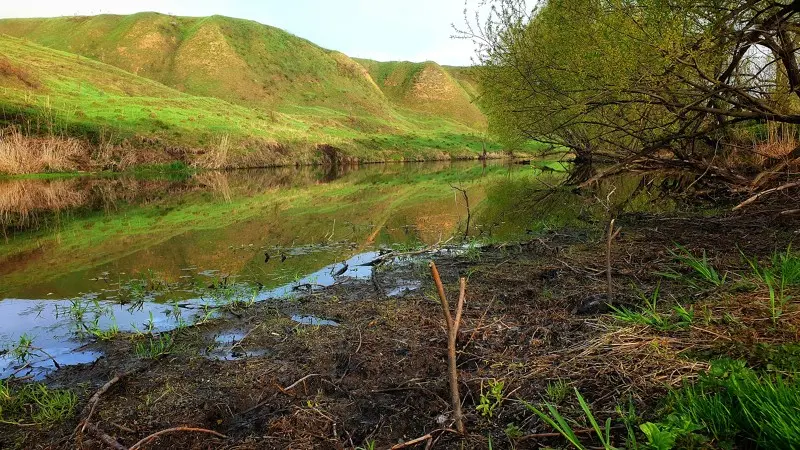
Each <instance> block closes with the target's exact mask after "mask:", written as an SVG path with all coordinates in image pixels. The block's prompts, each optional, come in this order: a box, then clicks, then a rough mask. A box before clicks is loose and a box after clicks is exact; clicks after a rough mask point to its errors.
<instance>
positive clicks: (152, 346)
mask: <svg viewBox="0 0 800 450" xmlns="http://www.w3.org/2000/svg"><path fill="white" fill-rule="evenodd" d="M173 346H174V341H173V339H172V335H170V334H162V335H161V336H159V337H158V338H156V339H153V338H149V339H148V340H147V341H142V342H137V343H136V345H135V346H134V348H133V353H134V354H135V355H136V357H137V358H142V359H158V358H160V357H162V356H164V355H168V354H169V353H170V352H171V351H172V348H173Z"/></svg>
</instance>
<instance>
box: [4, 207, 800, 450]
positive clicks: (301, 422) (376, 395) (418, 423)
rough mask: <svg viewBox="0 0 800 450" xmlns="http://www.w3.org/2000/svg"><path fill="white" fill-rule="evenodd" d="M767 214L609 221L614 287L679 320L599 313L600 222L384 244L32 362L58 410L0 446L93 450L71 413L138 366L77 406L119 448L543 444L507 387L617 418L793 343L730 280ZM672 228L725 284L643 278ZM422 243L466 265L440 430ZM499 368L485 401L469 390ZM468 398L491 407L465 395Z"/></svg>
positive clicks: (758, 244) (451, 267)
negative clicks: (339, 269)
mask: <svg viewBox="0 0 800 450" xmlns="http://www.w3.org/2000/svg"><path fill="white" fill-rule="evenodd" d="M782 210H785V208H775V210H774V211H771V210H770V209H769V207H765V209H762V210H760V211H747V212H745V213H738V214H726V215H722V216H716V217H706V218H700V217H676V216H669V217H666V216H651V215H624V216H622V217H619V218H618V220H617V223H618V224H619V225H620V226H621V227H622V229H623V231H622V234H621V235H620V237H619V239H618V241H617V242H616V243H615V245H614V246H613V248H612V253H611V261H612V279H613V284H614V288H615V292H616V294H615V298H614V302H613V303H614V304H615V305H617V306H620V307H621V306H626V305H627V306H629V307H631V308H635V307H639V306H640V305H641V304H642V303H643V302H642V299H641V298H640V296H639V294H640V293H645V295H650V293H651V292H652V291H653V290H654V289H655V288H656V286H659V289H660V292H661V299H662V300H661V301H662V302H663V304H664V308H666V309H667V310H669V309H670V308H672V306H674V305H675V304H684V305H692V307H693V308H694V311H696V314H697V317H698V319H697V322H695V323H694V324H693V325H692V326H688V327H677V328H674V329H669V330H657V329H654V328H653V327H647V326H642V325H637V324H630V323H624V322H620V321H619V320H616V319H614V318H612V317H611V316H609V315H608V314H607V313H608V308H607V306H606V303H607V302H606V301H605V300H606V299H605V298H604V297H603V295H604V293H605V292H606V288H607V286H606V285H605V272H604V271H605V256H606V255H605V240H604V236H603V230H602V229H599V228H598V229H596V230H593V231H574V230H569V229H565V230H557V231H551V232H548V233H544V234H542V235H540V236H537V237H535V238H534V239H532V240H530V241H528V242H524V243H520V244H507V245H496V246H492V247H484V248H481V249H477V248H468V249H467V250H466V251H463V252H459V253H458V254H436V255H422V256H417V257H415V258H411V259H404V260H399V261H396V262H394V263H393V264H390V265H384V266H381V267H380V268H379V269H378V270H376V271H375V272H374V275H373V277H372V278H371V279H369V280H361V281H358V280H351V281H349V282H345V283H339V284H336V285H334V286H332V287H329V288H327V289H325V290H322V291H319V292H312V293H310V294H308V295H305V296H302V297H298V298H296V299H295V300H285V301H280V302H267V303H262V304H258V305H255V306H252V307H250V308H242V309H236V310H232V311H230V312H229V313H228V314H226V316H225V317H224V318H221V319H218V320H212V321H209V322H208V323H205V324H203V325H198V326H194V327H190V328H185V329H182V330H178V331H175V332H173V333H171V334H170V336H171V338H170V340H171V342H172V344H171V346H170V347H169V349H168V350H167V351H166V354H164V355H161V356H159V357H157V358H150V357H148V356H153V355H152V354H151V355H147V354H144V353H146V352H142V351H141V349H142V348H143V346H145V347H146V346H147V345H149V343H150V342H152V341H153V340H154V339H155V338H153V337H125V336H120V337H117V338H115V339H112V340H110V341H108V342H104V343H96V344H93V345H91V346H89V347H87V348H86V349H87V350H93V351H102V352H104V353H105V357H103V358H101V359H100V360H99V361H97V362H96V363H94V364H91V365H85V366H75V367H68V368H63V369H61V370H59V371H56V372H55V373H53V374H52V375H50V376H49V378H48V383H49V385H50V386H51V387H66V388H69V389H72V390H74V391H75V392H76V393H77V394H78V398H79V401H78V406H77V408H76V411H75V414H74V415H73V417H71V418H70V419H68V420H66V421H64V422H62V423H60V424H56V425H53V426H50V427H35V426H23V427H20V426H14V425H0V436H1V437H0V447H2V448H15V447H17V448H85V449H94V448H97V449H101V448H108V447H107V445H108V444H106V443H102V442H100V440H99V439H98V438H97V434H94V435H93V434H92V433H91V432H90V431H89V430H87V431H80V430H79V431H78V432H74V430H75V427H76V425H78V423H79V421H80V420H82V419H84V418H85V417H86V416H87V414H88V411H85V410H84V411H81V409H82V408H84V405H86V404H87V402H88V401H89V398H90V397H91V396H92V395H93V394H94V393H95V392H96V391H97V390H98V389H99V388H100V387H101V386H102V385H103V384H105V383H106V382H108V381H109V380H112V379H113V378H114V376H115V375H118V374H124V373H130V372H131V371H134V370H137V369H138V370H139V371H137V372H135V373H133V374H131V375H128V376H125V377H123V378H122V379H121V380H120V381H119V382H118V383H116V384H114V385H113V386H112V387H111V388H110V389H109V390H108V391H107V392H105V393H103V394H102V396H101V398H100V401H99V403H98V404H97V406H96V408H95V409H94V412H93V413H92V415H91V423H92V424H93V425H94V426H96V427H97V429H99V430H102V431H103V432H104V433H106V434H107V435H108V437H111V438H113V439H114V440H116V441H117V442H118V443H119V444H121V445H122V446H124V447H129V446H131V445H133V444H134V443H136V442H138V441H139V440H140V439H142V438H144V437H146V436H148V435H149V434H151V433H154V432H157V431H159V430H164V429H169V428H172V427H177V426H189V427H198V428H204V429H208V430H213V431H215V432H217V433H220V434H222V435H224V436H225V437H224V438H220V437H217V436H214V435H210V434H206V433H192V432H183V433H174V434H167V435H164V436H161V437H159V438H158V439H157V440H155V441H153V442H151V443H150V444H149V448H237V449H244V448H275V449H278V448H352V447H359V446H367V445H369V444H371V443H373V442H374V444H375V448H388V447H391V446H392V445H396V444H398V443H402V442H404V441H409V440H411V439H415V438H418V437H421V436H425V435H427V434H430V435H431V437H430V439H426V440H424V441H423V442H422V443H421V444H420V445H419V446H417V447H412V448H426V445H428V444H432V445H431V447H433V448H461V447H462V446H464V448H488V447H489V443H490V442H491V443H492V446H493V448H510V447H511V446H512V444H513V445H514V446H515V448H538V447H540V446H547V445H555V446H560V445H563V442H564V441H563V440H562V439H561V438H559V437H557V436H554V435H553V433H552V432H553V430H552V429H551V428H549V427H548V426H547V425H545V424H543V423H542V422H541V421H540V420H539V419H538V418H536V416H535V415H534V414H533V413H532V412H531V411H530V410H529V409H528V408H527V407H526V406H525V404H524V403H523V402H522V401H523V400H524V401H527V402H531V403H535V404H538V403H540V402H542V401H551V402H554V403H556V404H558V405H559V408H561V409H562V411H563V412H564V414H565V415H568V416H570V415H574V413H576V412H577V411H579V409H578V405H577V403H576V402H575V400H574V398H571V396H570V395H568V394H569V392H571V389H572V388H573V387H575V388H578V389H579V390H580V392H581V393H583V395H584V396H585V397H586V399H587V401H588V402H590V403H591V406H592V408H593V411H595V414H596V415H597V416H598V418H599V419H600V420H603V421H604V420H605V419H606V418H607V417H614V418H615V420H616V418H617V417H618V414H617V413H616V412H615V409H616V407H617V406H619V405H628V403H629V402H632V404H633V405H634V406H635V408H636V411H637V414H638V415H639V416H640V417H641V418H643V419H645V420H646V419H649V418H653V417H655V416H656V415H657V414H658V408H659V405H660V400H661V399H662V397H663V396H664V394H665V393H666V392H667V390H668V389H669V388H672V387H677V386H679V385H681V383H683V382H685V381H687V380H691V379H693V378H694V377H695V376H696V375H697V374H698V373H699V372H701V371H703V370H706V369H707V368H708V362H709V361H710V360H711V359H712V358H713V357H715V356H719V355H729V356H733V357H739V358H745V359H747V360H748V361H749V362H750V363H751V364H753V365H754V366H758V365H760V364H761V365H763V364H766V361H767V360H766V359H764V358H763V355H764V353H763V352H761V351H760V350H759V349H760V348H762V346H764V345H770V344H775V343H784V342H794V341H795V340H796V330H797V329H798V328H797V327H798V325H800V316H798V314H796V313H797V305H796V304H795V302H793V301H792V302H790V303H789V304H788V305H787V306H786V310H785V311H784V315H783V317H782V318H781V320H780V321H778V322H775V323H774V326H764V324H765V321H767V320H769V317H770V314H769V312H768V310H767V305H766V302H765V301H764V294H765V293H764V291H763V289H762V288H760V287H757V286H756V287H753V286H749V287H748V286H746V285H745V284H746V283H744V281H746V280H745V278H744V275H743V274H744V273H746V270H747V263H746V262H745V261H743V260H742V257H741V253H744V254H746V255H748V256H750V257H760V258H764V257H767V256H768V255H770V254H771V253H772V252H773V251H774V250H781V249H784V250H785V249H786V247H787V246H788V245H789V244H790V243H791V242H792V241H793V239H794V237H795V236H796V232H797V230H798V221H797V220H796V218H794V217H793V216H791V215H780V214H779V211H782ZM764 223H769V224H770V226H769V227H764ZM676 243H680V244H682V245H684V246H685V247H686V248H687V249H689V250H690V251H692V252H695V253H697V254H699V253H700V252H701V251H702V250H706V251H707V252H708V257H709V259H710V260H711V261H713V264H714V266H715V267H716V268H717V270H719V271H720V272H721V273H727V274H728V277H729V280H730V282H729V283H727V284H726V285H725V287H723V288H719V289H713V288H711V287H709V286H705V285H700V284H699V283H687V282H686V280H685V279H684V278H669V277H664V276H662V275H660V273H664V272H669V271H671V270H672V271H675V272H677V273H679V274H682V275H685V276H686V277H691V273H690V272H687V270H686V268H685V267H683V266H681V265H679V264H678V263H676V261H675V258H674V256H673V255H672V254H671V253H670V252H669V251H670V250H671V249H672V250H674V249H675V244H676ZM740 252H741V253H740ZM431 258H433V259H434V260H435V261H436V263H437V265H438V267H439V270H440V271H441V273H442V277H443V280H444V283H445V285H446V288H447V292H448V295H449V296H450V297H451V298H455V296H456V290H457V280H458V277H460V276H464V277H467V278H468V287H467V304H466V308H465V312H464V319H463V326H462V328H461V330H460V333H459V337H458V349H459V354H458V371H459V377H460V385H461V397H462V401H463V405H464V412H465V414H466V427H467V430H468V432H469V433H468V435H467V436H464V437H462V436H459V435H457V434H456V433H454V432H453V431H452V429H451V428H452V417H451V416H450V411H451V408H450V405H449V401H448V398H449V390H448V385H447V376H446V368H447V361H446V333H445V325H444V322H443V320H442V317H441V316H442V313H441V309H440V306H439V303H438V300H437V299H436V297H435V291H434V288H433V285H432V283H431V281H430V276H429V272H428V267H427V262H428V261H429V260H430V259H431ZM740 282H741V283H740ZM701 311H702V313H701ZM701 316H706V318H705V319H702V320H701V319H700V317H701ZM729 317H733V318H734V319H729ZM137 348H138V350H137ZM498 382H502V395H501V398H500V399H499V401H497V402H494V401H492V400H491V397H490V396H489V397H488V400H485V401H484V400H482V397H483V398H487V396H488V395H489V389H490V388H489V386H490V385H494V386H496V385H497V383H498ZM560 383H563V385H564V386H566V387H567V388H568V390H567V391H566V392H565V393H563V395H561V394H562V393H559V392H556V391H558V389H556V388H553V387H552V386H558V385H559V384H560ZM482 401H484V402H488V403H489V405H490V409H491V414H486V413H481V411H485V409H484V410H479V409H477V406H478V405H480V404H481V403H482ZM491 405H494V406H491ZM575 417H576V418H577V416H575ZM615 423H616V422H615ZM624 433H625V430H624V428H621V427H619V426H618V425H615V426H614V428H613V435H614V436H613V438H614V441H615V442H617V443H621V442H622V440H623V439H624ZM582 436H586V437H587V438H588V437H589V434H582ZM586 442H587V443H588V442H590V440H587V441H586ZM620 445H621V444H620Z"/></svg>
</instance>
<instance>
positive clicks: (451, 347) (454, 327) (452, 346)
mask: <svg viewBox="0 0 800 450" xmlns="http://www.w3.org/2000/svg"><path fill="white" fill-rule="evenodd" d="M430 268H431V275H432V276H433V282H434V283H435V284H436V290H437V291H438V292H439V299H440V300H441V302H442V312H443V313H444V319H445V322H446V323H447V367H448V372H449V375H450V397H451V402H452V404H453V419H454V421H455V425H456V430H458V432H459V433H461V434H464V433H466V429H465V428H464V415H463V413H462V411H461V396H460V395H459V393H458V367H457V366H456V338H457V337H458V327H459V326H460V325H461V314H462V312H463V311H464V301H465V300H466V292H467V280H466V279H465V278H461V279H460V280H459V295H458V305H457V306H456V318H455V320H453V317H452V316H451V315H450V304H449V303H448V302H447V296H446V295H445V292H444V286H443V285H442V279H441V277H440V276H439V270H438V269H437V268H436V263H434V262H433V261H431V263H430Z"/></svg>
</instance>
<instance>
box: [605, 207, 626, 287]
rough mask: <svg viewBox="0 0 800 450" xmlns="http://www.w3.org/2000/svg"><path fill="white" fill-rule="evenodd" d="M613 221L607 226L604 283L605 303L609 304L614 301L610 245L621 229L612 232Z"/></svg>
mask: <svg viewBox="0 0 800 450" xmlns="http://www.w3.org/2000/svg"><path fill="white" fill-rule="evenodd" d="M614 222H615V219H611V223H609V224H608V242H607V243H606V282H607V283H608V293H607V294H606V297H607V298H606V301H608V302H609V303H611V302H612V301H614V286H613V285H612V283H611V243H612V242H614V239H616V238H617V236H619V233H620V231H622V227H620V228H617V229H616V230H614Z"/></svg>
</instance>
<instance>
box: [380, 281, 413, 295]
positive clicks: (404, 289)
mask: <svg viewBox="0 0 800 450" xmlns="http://www.w3.org/2000/svg"><path fill="white" fill-rule="evenodd" d="M420 287H422V282H420V281H419V280H402V279H401V280H397V281H396V283H395V285H394V286H393V287H392V288H390V289H388V290H387V291H386V295H387V296H388V297H402V296H404V295H406V294H407V293H409V292H413V291H416V290H418V289H419V288H420Z"/></svg>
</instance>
